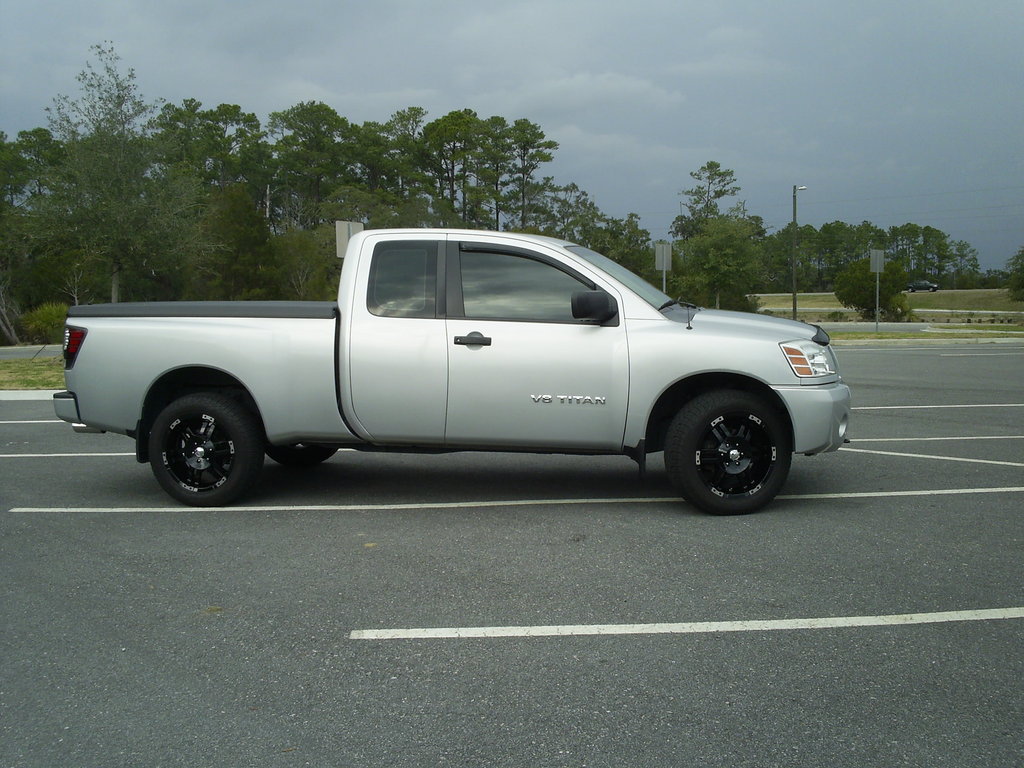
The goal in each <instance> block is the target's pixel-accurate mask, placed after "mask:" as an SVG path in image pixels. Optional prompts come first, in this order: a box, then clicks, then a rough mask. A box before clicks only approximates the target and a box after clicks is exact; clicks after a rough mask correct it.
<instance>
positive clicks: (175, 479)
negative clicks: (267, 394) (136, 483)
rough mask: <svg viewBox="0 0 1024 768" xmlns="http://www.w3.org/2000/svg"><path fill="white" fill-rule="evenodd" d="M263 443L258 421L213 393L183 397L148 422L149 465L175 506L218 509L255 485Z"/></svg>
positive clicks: (228, 398) (261, 461)
mask: <svg viewBox="0 0 1024 768" xmlns="http://www.w3.org/2000/svg"><path fill="white" fill-rule="evenodd" d="M263 442H264V440H263V432H262V429H261V428H260V426H259V423H258V421H257V419H256V418H255V417H254V416H253V415H252V414H251V413H250V412H249V411H248V410H246V409H245V408H244V407H243V406H242V405H241V404H240V403H238V402H237V401H235V400H233V399H232V398H230V397H228V396H226V395H222V394H218V393H213V392H201V393H196V394H192V395H185V396H184V397H181V398H178V399H177V400H175V401H173V402H172V403H170V404H169V405H168V406H167V407H166V408H164V410H163V411H161V413H160V415H159V416H157V418H156V421H154V422H153V428H152V431H151V432H150V435H149V455H150V466H151V467H152V469H153V474H154V475H155V476H156V479H157V481H158V482H159V483H160V485H161V487H163V489H164V490H165V491H167V493H169V494H170V495H171V496H173V497H174V498H175V499H177V500H178V501H181V502H183V503H185V504H189V505H192V506H199V507H210V506H222V505H224V504H228V503H230V502H232V501H234V500H235V499H237V498H238V497H239V496H241V495H242V494H244V493H246V492H247V491H248V490H250V489H251V488H252V486H253V485H254V484H255V482H256V480H257V478H258V477H259V474H260V470H261V469H262V468H263Z"/></svg>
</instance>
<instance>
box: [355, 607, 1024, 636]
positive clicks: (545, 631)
mask: <svg viewBox="0 0 1024 768" xmlns="http://www.w3.org/2000/svg"><path fill="white" fill-rule="evenodd" d="M1022 618H1024V607H1015V608H990V609H983V610H973V611H940V612H935V613H900V614H888V615H879V616H826V617H821V618H808V619H774V620H771V619H769V620H753V621H695V622H685V623H658V624H567V625H551V626H519V627H419V628H412V629H356V630H352V631H351V632H350V633H349V639H350V640H457V639H465V638H489V639H490V638H508V637H567V636H579V635H681V634H711V633H717V632H765V631H780V630H796V629H842V628H847V627H889V626H905V625H910V624H947V623H952V622H964V621H994V620H1000V619H1022Z"/></svg>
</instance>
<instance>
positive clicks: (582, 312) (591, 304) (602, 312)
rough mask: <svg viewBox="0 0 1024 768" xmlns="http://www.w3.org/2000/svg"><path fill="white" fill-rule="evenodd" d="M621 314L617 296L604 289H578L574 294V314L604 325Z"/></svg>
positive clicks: (581, 318)
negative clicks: (616, 299)
mask: <svg viewBox="0 0 1024 768" xmlns="http://www.w3.org/2000/svg"><path fill="white" fill-rule="evenodd" d="M618 314H619V304H618V302H617V301H615V297H614V296H612V295H611V294H610V293H605V292H604V291H577V292H576V293H574V294H573V295H572V316H573V317H575V318H576V319H577V320H592V321H593V322H595V323H597V324H598V325H604V324H605V323H607V322H608V321H609V320H611V319H613V318H614V317H615V316H616V315H618Z"/></svg>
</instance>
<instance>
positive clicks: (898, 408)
mask: <svg viewBox="0 0 1024 768" xmlns="http://www.w3.org/2000/svg"><path fill="white" fill-rule="evenodd" d="M925 408H1024V403H964V404H961V405H856V406H854V407H853V408H851V409H850V410H852V411H914V410H922V409H925Z"/></svg>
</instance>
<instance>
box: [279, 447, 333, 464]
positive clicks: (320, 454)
mask: <svg viewBox="0 0 1024 768" xmlns="http://www.w3.org/2000/svg"><path fill="white" fill-rule="evenodd" d="M337 452H338V449H337V448H331V447H330V446H328V445H306V444H305V443H296V444H295V445H268V446H267V448H266V453H267V456H269V457H270V458H272V459H273V460H274V461H276V462H277V463H278V464H283V465H284V466H286V467H315V466H316V465H317V464H320V463H321V462H324V461H327V460H328V459H329V458H331V456H333V455H334V454H336V453H337Z"/></svg>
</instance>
